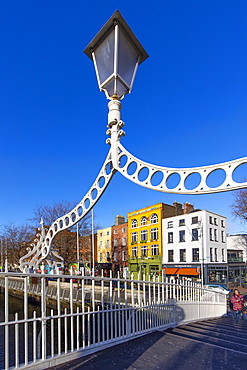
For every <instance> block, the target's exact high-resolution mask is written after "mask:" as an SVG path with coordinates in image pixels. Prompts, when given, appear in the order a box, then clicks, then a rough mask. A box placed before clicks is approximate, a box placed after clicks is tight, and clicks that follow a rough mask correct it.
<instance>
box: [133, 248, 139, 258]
mask: <svg viewBox="0 0 247 370" xmlns="http://www.w3.org/2000/svg"><path fill="white" fill-rule="evenodd" d="M132 257H138V253H137V247H132Z"/></svg>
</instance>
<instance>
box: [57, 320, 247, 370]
mask: <svg viewBox="0 0 247 370" xmlns="http://www.w3.org/2000/svg"><path fill="white" fill-rule="evenodd" d="M84 366H85V368H87V369H93V370H102V369H104V370H113V369H114V370H115V369H116V368H117V369H118V370H124V369H125V370H127V369H128V370H145V369H149V370H154V369H165V370H174V369H176V370H179V369H181V370H185V369H186V370H187V369H193V370H194V369H195V370H201V369H207V370H208V369H222V370H223V369H241V370H242V369H245V368H246V366H247V321H241V322H240V323H239V324H235V323H234V321H233V319H232V317H231V316H227V317H222V318H220V319H215V320H207V321H201V322H197V323H193V324H189V325H181V326H178V327H177V328H174V329H168V330H166V331H165V332H157V331H156V332H154V333H151V334H147V335H145V336H142V337H139V338H136V339H133V340H131V341H128V342H126V343H123V344H120V345H116V346H114V347H111V348H107V349H105V350H103V351H101V352H98V353H94V354H92V355H88V356H86V357H83V358H79V359H76V360H73V361H70V362H67V363H65V364H63V365H59V366H55V367H52V368H51V369H53V370H55V369H56V370H64V369H73V370H75V369H81V368H84Z"/></svg>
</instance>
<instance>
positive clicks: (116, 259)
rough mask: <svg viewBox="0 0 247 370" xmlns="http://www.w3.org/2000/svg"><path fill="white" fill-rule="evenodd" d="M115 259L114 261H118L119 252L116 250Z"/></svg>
mask: <svg viewBox="0 0 247 370" xmlns="http://www.w3.org/2000/svg"><path fill="white" fill-rule="evenodd" d="M113 259H114V262H117V261H118V252H117V251H115V252H114V254H113Z"/></svg>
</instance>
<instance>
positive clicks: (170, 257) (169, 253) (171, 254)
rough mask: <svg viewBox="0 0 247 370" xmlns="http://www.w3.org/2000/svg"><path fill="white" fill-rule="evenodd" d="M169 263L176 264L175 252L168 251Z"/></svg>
mask: <svg viewBox="0 0 247 370" xmlns="http://www.w3.org/2000/svg"><path fill="white" fill-rule="evenodd" d="M168 262H174V250H173V249H168Z"/></svg>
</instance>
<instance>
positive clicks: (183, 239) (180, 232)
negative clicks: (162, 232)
mask: <svg viewBox="0 0 247 370" xmlns="http://www.w3.org/2000/svg"><path fill="white" fill-rule="evenodd" d="M179 242H180V243H181V242H185V230H180V231H179Z"/></svg>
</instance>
